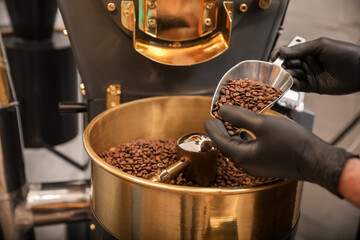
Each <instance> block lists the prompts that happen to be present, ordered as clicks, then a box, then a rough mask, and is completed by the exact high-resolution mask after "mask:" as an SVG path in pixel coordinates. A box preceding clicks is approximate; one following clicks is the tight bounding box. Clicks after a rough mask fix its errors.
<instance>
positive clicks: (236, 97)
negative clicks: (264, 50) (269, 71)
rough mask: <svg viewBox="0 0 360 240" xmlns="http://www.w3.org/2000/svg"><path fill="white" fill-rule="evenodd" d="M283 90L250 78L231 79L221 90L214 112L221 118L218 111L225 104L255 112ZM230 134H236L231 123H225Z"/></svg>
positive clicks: (278, 95) (273, 99)
mask: <svg viewBox="0 0 360 240" xmlns="http://www.w3.org/2000/svg"><path fill="white" fill-rule="evenodd" d="M281 94H282V92H281V91H280V90H279V89H276V88H274V87H271V86H270V85H267V84H264V83H261V82H258V81H254V80H249V79H247V78H246V79H239V80H233V79H231V80H229V81H228V83H227V84H226V85H225V86H224V87H223V89H221V90H220V96H219V100H218V101H216V102H215V106H214V108H213V114H214V116H215V117H216V118H219V119H221V116H220V115H219V113H218V111H219V109H220V107H221V106H223V105H225V104H232V105H237V106H241V107H244V108H247V109H249V110H251V111H253V112H259V111H261V110H263V109H264V108H265V107H266V106H267V105H268V104H270V103H272V102H273V101H275V100H276V99H277V98H278V97H280V96H281ZM225 126H226V129H227V131H228V133H229V135H230V136H233V135H234V134H236V131H237V130H236V129H234V128H233V127H232V126H231V125H230V124H228V125H225Z"/></svg>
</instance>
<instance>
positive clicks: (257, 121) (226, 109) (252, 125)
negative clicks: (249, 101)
mask: <svg viewBox="0 0 360 240" xmlns="http://www.w3.org/2000/svg"><path fill="white" fill-rule="evenodd" d="M219 114H220V116H221V117H222V118H223V119H224V120H226V121H228V122H230V123H231V124H232V125H233V126H235V127H237V128H245V129H247V130H249V131H251V132H253V133H254V134H255V136H257V134H258V133H259V134H261V132H262V131H264V130H263V128H262V125H261V122H262V120H261V118H262V117H265V116H262V115H259V114H257V113H254V112H252V111H249V110H247V109H245V108H242V107H239V106H234V105H224V106H222V107H221V108H220V110H219Z"/></svg>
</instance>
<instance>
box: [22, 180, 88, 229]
mask: <svg viewBox="0 0 360 240" xmlns="http://www.w3.org/2000/svg"><path fill="white" fill-rule="evenodd" d="M15 219H16V224H17V225H18V226H19V227H20V228H21V229H29V228H32V227H36V226H42V225H48V224H56V223H66V222H75V221H84V220H89V219H90V181H89V180H87V181H85V180H84V181H72V182H62V183H39V184H29V191H28V193H27V196H26V200H25V201H24V202H23V203H22V204H19V205H18V206H17V208H16V210H15Z"/></svg>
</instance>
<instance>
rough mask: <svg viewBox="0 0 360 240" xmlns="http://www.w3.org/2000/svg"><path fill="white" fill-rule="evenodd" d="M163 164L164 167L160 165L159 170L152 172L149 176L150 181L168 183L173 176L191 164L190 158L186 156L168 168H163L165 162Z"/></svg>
mask: <svg viewBox="0 0 360 240" xmlns="http://www.w3.org/2000/svg"><path fill="white" fill-rule="evenodd" d="M158 165H159V163H158ZM161 165H162V167H158V169H157V172H155V173H153V174H150V176H149V178H148V179H149V180H150V181H152V182H162V183H168V182H169V181H170V180H171V179H172V178H173V177H175V176H177V175H178V174H179V173H180V172H182V171H184V169H186V168H187V167H189V166H190V159H189V158H184V159H182V160H179V161H177V162H176V163H174V164H172V165H170V166H169V167H167V168H166V169H163V167H164V164H162V163H161Z"/></svg>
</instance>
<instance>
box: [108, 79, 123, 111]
mask: <svg viewBox="0 0 360 240" xmlns="http://www.w3.org/2000/svg"><path fill="white" fill-rule="evenodd" d="M120 98H121V86H120V85H119V84H114V85H110V86H109V87H108V88H107V89H106V109H109V108H112V107H115V106H117V105H119V104H120Z"/></svg>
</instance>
